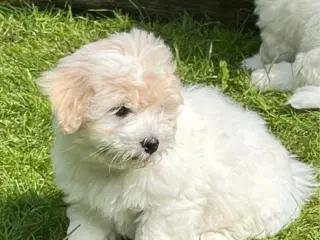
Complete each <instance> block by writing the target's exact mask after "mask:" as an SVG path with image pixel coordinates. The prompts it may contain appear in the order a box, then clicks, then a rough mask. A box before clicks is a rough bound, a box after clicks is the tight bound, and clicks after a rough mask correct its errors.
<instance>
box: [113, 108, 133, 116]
mask: <svg viewBox="0 0 320 240" xmlns="http://www.w3.org/2000/svg"><path fill="white" fill-rule="evenodd" d="M129 113H131V110H130V108H126V107H121V108H119V110H118V111H117V112H116V116H118V117H125V116H127V115H128V114H129Z"/></svg>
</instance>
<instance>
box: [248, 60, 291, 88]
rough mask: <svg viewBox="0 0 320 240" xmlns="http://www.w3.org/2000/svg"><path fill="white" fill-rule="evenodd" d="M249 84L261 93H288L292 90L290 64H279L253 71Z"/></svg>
mask: <svg viewBox="0 0 320 240" xmlns="http://www.w3.org/2000/svg"><path fill="white" fill-rule="evenodd" d="M251 82H252V84H254V85H255V86H256V87H257V88H258V89H259V90H261V91H265V90H279V91H290V90H292V88H293V74H292V68H291V64H290V63H288V62H280V63H277V64H273V65H266V66H265V67H264V68H260V69H257V70H254V71H253V72H252V74H251Z"/></svg>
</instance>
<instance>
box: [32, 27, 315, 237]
mask: <svg viewBox="0 0 320 240" xmlns="http://www.w3.org/2000/svg"><path fill="white" fill-rule="evenodd" d="M38 84H39V86H40V87H41V89H42V91H43V92H44V93H45V94H46V95H48V96H49V99H50V102H51V106H52V111H53V119H54V121H53V130H54V134H55V140H54V145H53V149H52V152H51V154H52V160H53V169H54V174H55V181H56V184H57V186H58V187H59V188H60V189H61V190H62V191H63V192H64V194H65V198H64V200H65V202H66V203H67V204H68V209H67V216H68V217H69V220H70V224H69V228H68V234H69V235H70V236H69V239H70V240H88V239H90V240H106V239H107V240H115V239H120V236H121V235H123V236H127V237H129V238H131V239H135V240H152V239H156V240H180V239H181V240H199V239H202V240H227V239H229V240H230V239H231V240H236V239H237V240H239V239H240V240H241V239H242V240H244V239H248V238H250V237H257V236H260V237H264V236H270V235H273V234H275V233H277V232H278V231H279V230H280V229H281V228H283V227H284V226H286V225H287V224H289V223H290V222H291V221H293V220H294V219H295V218H296V217H298V216H299V213H300V207H301V206H302V205H303V204H304V203H305V202H306V201H307V200H308V199H309V197H310V196H311V194H312V193H313V191H314V187H313V185H314V181H315V179H314V175H313V170H312V168H311V167H310V166H308V165H307V164H304V163H301V162H299V161H298V160H297V159H296V158H295V157H294V156H292V155H291V154H290V153H289V152H288V151H287V150H286V149H285V148H284V147H283V146H282V145H281V143H280V142H279V141H278V140H276V139H275V138H274V137H273V136H271V135H270V134H269V133H268V130H267V128H266V126H265V122H264V121H263V120H262V119H261V118H260V117H259V116H258V115H257V114H255V113H254V112H250V111H246V110H244V109H243V108H242V107H240V106H239V105H238V104H236V103H234V102H233V101H232V100H231V99H229V98H228V97H226V96H223V95H222V94H220V93H219V92H218V91H217V90H215V89H214V88H212V87H200V86H180V81H179V78H178V77H177V76H176V74H175V66H174V64H173V57H172V55H171V52H170V49H169V48H168V47H167V46H166V45H165V44H164V42H163V41H162V40H161V39H159V38H156V37H155V36H154V35H153V34H152V33H148V32H145V31H142V30H138V29H133V30H132V31H131V32H129V33H126V32H122V33H115V34H113V35H111V36H110V37H109V38H107V39H102V40H99V41H96V42H93V43H90V44H87V45H85V46H83V47H82V48H80V49H79V50H77V51H76V52H75V53H73V54H71V55H70V56H66V57H64V58H62V59H61V60H60V61H59V63H58V64H57V66H56V67H55V68H54V69H52V70H49V71H47V72H44V73H43V74H42V76H41V77H40V79H39V81H38Z"/></svg>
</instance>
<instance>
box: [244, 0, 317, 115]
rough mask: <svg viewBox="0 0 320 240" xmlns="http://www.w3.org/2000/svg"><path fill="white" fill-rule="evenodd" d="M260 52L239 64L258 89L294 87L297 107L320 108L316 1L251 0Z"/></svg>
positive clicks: (292, 88)
mask: <svg viewBox="0 0 320 240" xmlns="http://www.w3.org/2000/svg"><path fill="white" fill-rule="evenodd" d="M255 4H256V10H255V13H256V14H258V16H259V20H258V22H257V26H258V27H259V28H260V31H261V38H262V44H261V47H260V52H259V53H258V54H256V55H255V56H253V57H251V58H249V59H246V60H245V61H244V62H243V65H244V66H246V67H247V68H249V69H253V70H254V71H253V72H252V75H251V80H252V82H253V84H255V85H256V86H257V88H258V89H260V90H266V89H274V90H280V91H295V93H294V95H293V96H292V97H291V98H290V99H289V101H288V104H291V105H292V106H293V107H294V108H297V109H302V108H304V109H307V108H320V1H319V0H303V1H301V0H255Z"/></svg>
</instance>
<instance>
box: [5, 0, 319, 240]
mask: <svg viewBox="0 0 320 240" xmlns="http://www.w3.org/2000/svg"><path fill="white" fill-rule="evenodd" d="M132 26H138V27H141V28H144V29H147V30H152V31H154V32H155V33H156V34H157V35H160V36H162V37H163V38H164V39H165V40H166V42H167V43H168V44H169V45H170V46H171V47H172V50H173V52H174V54H175V56H176V62H177V66H178V73H179V75H180V77H181V79H182V81H183V82H184V83H202V84H209V85H215V86H219V88H220V89H221V90H222V91H224V92H225V93H226V94H228V95H230V96H232V97H233V98H234V99H235V100H236V101H238V102H240V103H241V104H242V105H243V106H245V107H246V108H248V109H252V110H255V111H257V112H258V113H259V114H260V115H261V116H262V117H263V118H264V119H265V120H266V121H267V122H268V126H269V129H270V131H271V132H272V133H273V134H274V135H276V136H277V137H278V138H280V139H281V140H282V141H283V143H284V144H285V146H286V147H287V148H288V149H289V150H290V151H291V152H292V153H294V154H296V155H298V156H300V158H301V161H304V162H309V163H311V164H313V165H314V166H316V167H317V169H318V176H319V173H320V171H319V169H320V112H319V111H296V110H294V109H292V108H290V107H289V106H286V105H285V102H286V100H287V99H288V97H289V96H290V93H278V92H266V93H259V92H258V91H256V90H255V89H254V88H253V87H252V86H251V85H250V82H249V73H248V72H244V71H242V70H241V69H240V68H239V62H240V61H241V60H242V59H243V58H244V56H247V55H250V54H252V53H254V52H255V51H257V49H258V47H259V37H258V36H255V35H254V34H253V33H250V32H245V31H240V30H239V29H238V30H236V29H231V28H230V27H229V28H226V27H223V26H221V25H217V24H215V23H210V22H205V21H203V22H199V21H195V20H193V19H192V18H191V17H190V16H186V15H182V16H181V17H180V18H179V19H177V20H174V21H171V22H169V23H168V22H162V23H161V22H152V23H150V22H146V21H138V20H133V19H130V18H129V17H128V16H126V15H123V14H121V13H114V14H113V16H112V17H109V18H106V17H100V18H97V17H96V18H93V17H92V16H72V14H70V12H68V11H64V12H63V11H53V10H50V11H46V12H41V11H39V10H37V9H36V8H25V9H18V8H11V7H5V6H1V5H0V240H31V239H37V240H59V239H63V238H64V235H65V231H66V226H67V219H66V217H65V215H64V211H65V206H64V204H63V202H62V201H61V200H60V198H61V193H60V192H59V191H58V190H57V189H56V188H55V185H54V183H53V179H52V169H51V165H50V158H49V155H48V149H49V147H50V145H51V143H52V134H51V130H50V107H49V104H48V101H47V99H46V98H44V97H43V96H41V94H40V92H39V91H38V89H37V87H36V84H35V81H36V79H37V77H38V75H39V73H40V72H41V71H43V70H45V69H48V68H50V67H52V66H53V65H54V64H55V63H56V62H57V60H58V59H59V58H60V57H62V56H64V55H66V54H68V53H71V52H72V51H74V50H75V49H76V48H78V47H79V46H81V45H82V44H85V43H88V42H90V41H93V40H96V39H98V38H102V37H105V36H107V35H108V34H109V33H112V32H114V31H121V30H126V29H130V27H132ZM207 104H210V103H209V102H208V103H207ZM319 226H320V194H317V196H315V197H314V199H313V200H312V202H311V203H310V204H308V206H307V207H306V208H304V210H303V213H302V215H301V217H300V218H299V219H298V220H297V221H295V222H294V223H293V224H291V225H290V227H288V228H286V229H285V230H283V231H282V232H280V233H279V234H278V235H277V236H275V237H273V238H270V239H272V240H280V239H281V240H319V239H320V227H319Z"/></svg>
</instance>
